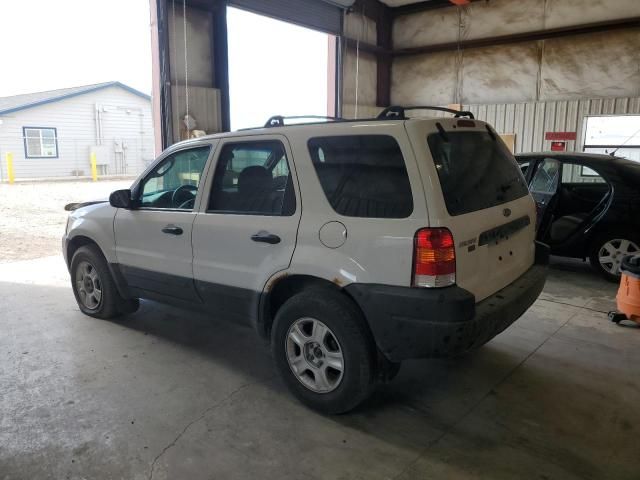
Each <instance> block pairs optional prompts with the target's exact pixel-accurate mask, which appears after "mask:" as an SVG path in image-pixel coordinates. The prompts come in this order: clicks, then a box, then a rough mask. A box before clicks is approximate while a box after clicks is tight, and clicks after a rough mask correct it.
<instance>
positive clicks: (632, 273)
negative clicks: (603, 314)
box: [616, 255, 640, 324]
mask: <svg viewBox="0 0 640 480" xmlns="http://www.w3.org/2000/svg"><path fill="white" fill-rule="evenodd" d="M620 272H621V273H622V278H621V279H620V288H619V289H618V295H617V296H616V301H617V302H618V311H619V312H621V313H624V314H625V315H626V316H627V318H628V319H629V320H633V321H634V322H636V323H638V324H640V255H631V256H628V257H625V258H624V259H623V260H622V265H621V266H620Z"/></svg>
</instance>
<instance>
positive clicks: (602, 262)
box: [589, 232, 640, 283]
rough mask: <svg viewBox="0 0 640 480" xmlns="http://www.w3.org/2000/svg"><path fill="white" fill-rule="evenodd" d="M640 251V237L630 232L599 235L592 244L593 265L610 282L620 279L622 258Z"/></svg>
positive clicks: (591, 258) (591, 260) (591, 257)
mask: <svg viewBox="0 0 640 480" xmlns="http://www.w3.org/2000/svg"><path fill="white" fill-rule="evenodd" d="M638 253H640V239H638V237H637V235H633V234H629V233H622V232H619V233H616V232H613V233H607V234H603V235H599V236H597V237H596V238H595V239H594V241H593V243H592V246H591V251H590V254H589V261H590V262H591V266H592V267H593V268H594V269H596V270H597V271H598V273H600V274H601V275H602V276H603V277H604V278H606V279H607V280H609V281H610V282H616V283H617V282H619V281H620V265H621V263H622V259H623V258H624V257H625V256H627V255H631V254H638Z"/></svg>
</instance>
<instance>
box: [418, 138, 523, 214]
mask: <svg viewBox="0 0 640 480" xmlns="http://www.w3.org/2000/svg"><path fill="white" fill-rule="evenodd" d="M427 143H428V144H429V149H430V150H431V155H432V157H433V161H434V163H435V166H436V170H437V172H438V177H439V179H440V186H441V187H442V193H443V195H444V200H445V204H446V206H447V211H448V212H449V215H452V216H456V215H463V214H465V213H471V212H475V211H478V210H484V209H487V208H490V207H494V206H496V205H501V204H503V203H507V202H511V201H513V200H515V199H517V198H521V197H523V196H525V195H527V194H528V190H527V185H526V182H525V180H524V177H523V176H522V172H521V171H520V168H519V166H518V164H517V163H516V161H515V159H514V158H513V156H512V155H511V153H510V152H509V150H508V149H507V147H506V146H505V145H504V144H503V143H502V141H500V140H499V139H498V137H497V136H496V135H492V134H491V133H489V132H488V131H466V132H446V133H445V132H444V131H443V132H441V133H433V134H431V135H429V136H428V137H427Z"/></svg>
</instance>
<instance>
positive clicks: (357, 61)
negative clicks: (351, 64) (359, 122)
mask: <svg viewBox="0 0 640 480" xmlns="http://www.w3.org/2000/svg"><path fill="white" fill-rule="evenodd" d="M364 13H365V10H364V3H363V4H362V13H361V14H360V15H361V20H362V21H361V26H360V32H359V33H358V38H356V98H355V102H356V104H355V109H354V116H355V118H358V93H359V91H360V41H361V40H362V37H363V36H364V29H365V21H366V18H365V16H364Z"/></svg>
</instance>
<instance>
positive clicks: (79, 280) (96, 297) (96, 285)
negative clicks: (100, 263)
mask: <svg viewBox="0 0 640 480" xmlns="http://www.w3.org/2000/svg"><path fill="white" fill-rule="evenodd" d="M75 280H76V291H77V292H78V296H79V297H80V301H81V302H82V304H83V305H84V306H85V307H86V308H87V309H89V310H97V309H98V308H99V307H100V302H101V301H102V281H101V280H100V276H99V275H98V271H97V270H96V268H95V267H94V266H93V265H92V264H90V263H89V262H87V261H82V262H80V264H79V265H78V268H77V269H76V278H75Z"/></svg>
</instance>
